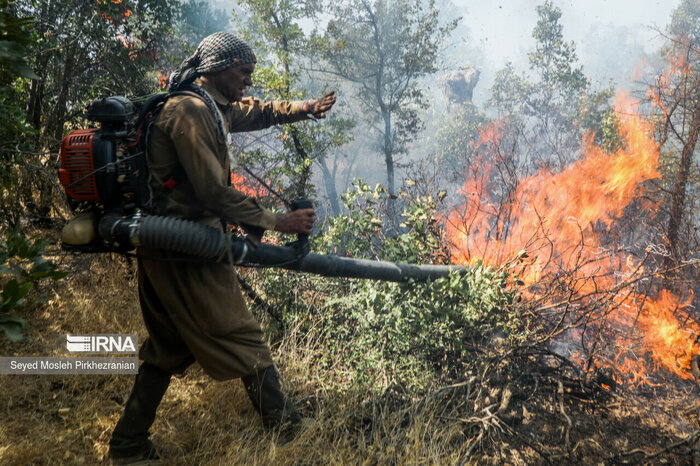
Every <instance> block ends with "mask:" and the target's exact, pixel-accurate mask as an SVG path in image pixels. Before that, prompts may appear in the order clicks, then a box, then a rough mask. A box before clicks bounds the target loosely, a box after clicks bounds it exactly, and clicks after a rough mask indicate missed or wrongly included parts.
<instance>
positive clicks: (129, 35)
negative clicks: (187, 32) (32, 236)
mask: <svg viewBox="0 0 700 466" xmlns="http://www.w3.org/2000/svg"><path fill="white" fill-rule="evenodd" d="M12 5H13V8H14V10H15V11H16V13H17V15H19V16H31V17H32V18H33V19H32V26H33V27H32V29H31V36H30V38H31V43H30V44H29V46H28V47H27V64H28V66H29V67H30V68H32V69H33V70H34V71H35V73H36V75H35V76H30V77H29V78H30V79H27V78H25V77H20V78H18V79H16V80H14V81H13V82H12V86H13V87H14V88H15V89H16V91H17V94H16V98H17V104H18V105H19V106H20V107H21V108H22V109H23V110H24V112H25V113H26V121H27V122H28V124H29V125H30V126H31V128H32V131H33V136H32V137H31V138H24V139H23V142H22V144H21V146H22V147H20V146H17V145H15V149H17V148H20V149H21V150H19V151H18V150H15V161H16V164H15V169H16V170H23V172H22V174H21V175H20V176H18V177H17V178H16V185H17V186H16V187H17V189H15V190H13V192H12V195H13V196H14V199H15V200H14V205H15V208H21V209H20V210H18V211H19V212H21V213H22V214H23V215H31V216H34V217H35V218H38V219H46V218H48V217H49V214H50V212H51V211H52V209H53V208H54V207H57V206H55V203H56V201H57V200H58V198H59V195H58V194H57V192H56V191H57V189H56V188H57V187H58V186H57V182H56V174H55V167H56V165H57V164H58V160H57V158H58V157H57V155H58V147H59V143H60V141H61V139H62V137H63V135H64V134H65V132H66V130H67V129H68V128H71V127H75V126H77V125H82V124H84V120H83V113H84V108H85V104H86V103H87V102H89V101H90V100H93V99H95V98H97V97H99V96H102V95H111V94H122V95H129V96H143V95H145V94H152V93H153V92H155V91H157V90H158V74H157V73H158V72H159V71H162V70H163V69H168V68H172V65H171V61H170V59H171V58H172V57H171V56H168V55H167V54H165V53H161V52H162V51H163V50H165V49H166V47H165V45H166V44H168V43H169V39H170V38H171V37H172V34H171V31H172V29H171V28H172V26H173V21H174V20H175V18H176V16H177V15H176V12H177V9H174V8H172V5H170V4H169V2H167V1H166V0H122V1H111V0H110V1H107V0H98V1H95V2H86V1H84V0H66V1H60V2H59V1H56V0H16V1H15V2H13V4H12ZM181 59H182V57H175V60H176V61H177V62H178V63H179V61H180V60H181ZM9 142H10V141H5V144H9ZM56 211H58V212H60V208H58V209H54V212H56Z"/></svg>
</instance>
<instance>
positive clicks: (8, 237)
mask: <svg viewBox="0 0 700 466" xmlns="http://www.w3.org/2000/svg"><path fill="white" fill-rule="evenodd" d="M46 243H47V241H46V239H43V238H39V237H36V236H35V237H32V238H27V237H26V236H24V235H22V234H21V233H20V232H19V230H16V229H15V230H7V231H6V232H5V241H2V242H0V284H2V302H1V303H0V332H2V333H4V334H5V337H7V338H8V339H9V340H10V341H21V340H23V339H24V335H23V334H22V332H23V331H24V330H26V328H27V322H26V321H25V320H24V319H22V318H21V317H16V316H13V315H10V314H9V313H10V312H12V311H14V310H16V309H17V308H19V307H20V306H22V305H23V304H25V302H26V299H27V297H28V295H29V293H30V292H31V291H32V289H35V288H36V287H37V284H39V282H41V281H44V280H58V279H60V278H63V277H65V276H66V273H65V272H62V271H60V270H58V266H57V265H56V264H55V263H53V262H51V261H49V260H47V259H45V258H44V257H43V255H44V254H45V252H46ZM39 297H40V298H41V299H44V296H43V295H41V294H40V293H39Z"/></svg>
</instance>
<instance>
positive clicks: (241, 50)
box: [169, 32, 257, 100]
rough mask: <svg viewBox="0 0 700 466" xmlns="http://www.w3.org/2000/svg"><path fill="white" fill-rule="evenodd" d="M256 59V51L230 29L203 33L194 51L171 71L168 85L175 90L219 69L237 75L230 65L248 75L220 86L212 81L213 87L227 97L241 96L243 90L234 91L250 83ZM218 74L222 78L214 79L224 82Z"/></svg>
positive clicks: (213, 73)
mask: <svg viewBox="0 0 700 466" xmlns="http://www.w3.org/2000/svg"><path fill="white" fill-rule="evenodd" d="M256 62H257V59H256V57H255V54H254V53H253V51H252V50H251V48H250V46H249V45H248V44H247V43H246V42H245V41H243V40H242V39H240V38H239V37H238V36H236V35H235V34H232V33H230V32H215V33H214V34H212V35H210V36H207V37H205V38H204V39H203V40H202V42H201V43H200V44H199V46H198V47H197V50H196V51H195V53H194V55H192V56H191V57H189V58H187V59H186V60H185V61H183V62H182V64H181V65H180V67H179V68H178V69H177V71H175V72H173V74H171V75H170V84H169V89H170V90H171V91H172V90H175V89H177V88H179V87H181V86H183V85H186V84H189V83H191V82H192V81H194V80H195V79H196V78H197V77H199V76H202V75H204V76H206V77H207V78H210V77H214V76H218V75H220V74H221V73H224V74H231V76H229V78H232V79H234V80H236V79H238V76H236V73H234V71H233V70H232V69H234V70H235V69H238V70H239V73H238V74H244V75H247V78H241V79H238V80H239V81H240V82H238V83H237V85H235V86H234V85H233V84H227V85H226V86H222V88H221V89H220V88H219V86H218V85H216V84H215V87H217V89H218V90H220V91H223V92H222V93H224V95H225V96H226V97H227V98H229V99H231V100H240V98H241V96H242V93H241V94H240V95H239V93H238V92H236V91H238V90H241V91H242V89H245V86H249V85H250V84H251V82H250V74H251V73H252V72H253V69H254V68H255V63H256ZM219 77H220V78H221V79H215V80H216V81H217V82H219V81H220V82H221V84H223V83H225V81H226V80H225V79H224V77H223V75H221V76H219ZM210 81H211V80H210ZM227 93H228V94H229V95H227Z"/></svg>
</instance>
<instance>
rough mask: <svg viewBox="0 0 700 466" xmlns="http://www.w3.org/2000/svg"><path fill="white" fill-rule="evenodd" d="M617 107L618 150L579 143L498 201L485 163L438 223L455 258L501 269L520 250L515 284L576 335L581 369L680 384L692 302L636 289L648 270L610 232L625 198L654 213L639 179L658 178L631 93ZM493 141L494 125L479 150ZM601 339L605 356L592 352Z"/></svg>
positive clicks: (691, 333)
mask: <svg viewBox="0 0 700 466" xmlns="http://www.w3.org/2000/svg"><path fill="white" fill-rule="evenodd" d="M616 111H617V115H618V119H619V121H620V135H621V137H623V139H624V141H625V145H624V146H625V147H624V149H620V150H618V151H616V152H614V153H610V154H608V153H605V151H604V150H602V149H601V148H600V147H597V146H596V145H595V144H594V143H593V140H592V138H591V137H587V138H586V139H585V140H584V142H583V153H584V155H583V156H582V158H581V159H580V160H578V161H576V162H575V163H573V164H572V165H570V166H569V167H567V168H566V169H564V170H562V171H561V172H559V173H552V172H550V171H546V170H542V171H540V172H539V173H536V174H535V175H533V176H531V177H529V178H527V179H525V180H521V181H520V182H519V183H518V185H517V187H516V188H514V189H513V190H512V192H511V193H510V194H509V195H508V196H506V197H505V201H503V200H502V201H500V203H497V202H494V200H493V199H494V196H493V195H492V193H493V189H494V187H493V186H490V185H489V183H488V180H489V178H490V170H493V169H494V168H493V167H492V168H488V167H487V168H486V169H485V170H484V171H483V176H482V177H480V178H479V179H473V180H468V181H467V182H466V183H465V185H464V188H463V190H462V194H463V195H464V197H465V199H466V202H465V204H464V205H462V206H460V207H459V208H457V209H455V210H453V211H452V212H451V213H450V215H449V216H448V218H446V219H445V222H444V223H445V225H446V229H447V237H448V239H449V241H450V242H451V244H452V245H453V247H452V255H453V260H454V261H456V262H460V263H463V264H474V263H475V262H476V261H478V260H482V261H483V262H484V263H486V264H489V265H492V266H500V265H502V264H504V263H505V262H507V261H509V260H512V259H513V258H514V257H516V256H518V255H520V256H521V257H522V254H521V252H522V251H525V252H526V253H527V255H528V262H527V265H526V266H525V267H524V269H523V272H522V275H521V276H520V277H519V278H520V280H522V281H523V282H524V283H525V285H526V287H527V291H526V293H529V294H530V297H531V298H540V299H541V298H542V297H545V298H546V299H547V301H546V302H544V304H543V305H542V309H547V310H548V311H551V312H556V311H557V310H558V312H559V313H558V314H557V316H559V317H560V319H559V321H558V323H556V324H555V325H553V326H552V328H550V331H551V332H552V334H553V335H554V336H557V337H559V338H560V339H564V338H569V339H571V340H574V337H577V338H576V340H577V342H576V344H575V345H574V346H576V349H574V350H572V351H571V354H570V356H571V358H572V359H574V360H576V359H578V360H579V362H581V363H582V365H583V367H584V368H585V369H586V370H588V368H589V367H591V366H594V367H598V366H601V365H606V366H608V367H610V368H612V369H614V370H615V371H614V372H615V378H616V379H617V382H618V383H625V384H628V385H638V384H643V383H647V384H651V383H652V380H653V379H654V377H656V376H655V375H653V374H651V373H650V371H649V370H648V369H647V367H648V366H650V365H653V366H655V368H656V369H660V371H659V372H660V373H661V372H663V371H668V372H671V373H674V374H676V375H678V376H679V377H682V378H686V379H687V378H690V377H691V374H690V372H689V370H690V363H691V359H692V357H693V356H694V355H696V354H700V345H699V344H698V339H699V338H700V326H699V325H698V323H697V321H695V320H694V319H693V318H692V316H691V314H690V312H689V309H690V308H689V302H690V300H691V299H692V296H691V297H686V298H685V299H681V297H678V296H675V295H673V294H671V293H670V292H668V291H665V290H662V291H660V292H655V293H653V295H650V293H649V292H648V290H649V289H650V288H649V287H648V286H647V287H646V288H645V287H642V286H641V285H642V284H647V285H648V284H649V283H650V281H649V280H650V276H649V275H650V273H649V272H647V271H645V268H644V264H643V261H642V260H641V259H639V258H638V257H636V256H633V255H632V254H629V253H626V252H625V247H626V246H628V245H626V244H625V242H624V241H622V240H621V239H620V237H619V236H620V235H619V230H618V229H617V228H616V223H617V222H618V221H619V220H620V219H621V218H622V216H623V211H624V210H625V208H627V207H628V206H629V205H630V203H631V202H632V201H635V202H636V203H637V206H638V208H639V207H642V210H648V211H653V210H656V207H657V206H655V205H653V204H651V203H650V202H649V201H647V204H646V205H645V204H643V202H644V201H643V200H642V196H640V195H641V194H642V193H643V192H644V186H645V183H646V182H648V181H649V180H651V179H654V178H659V177H660V175H659V172H658V171H657V164H658V157H659V148H658V146H657V144H656V143H655V142H654V140H653V139H652V137H651V131H650V128H649V126H648V125H647V124H645V123H644V122H643V121H642V119H641V118H640V117H639V116H638V115H637V113H636V112H635V105H634V103H633V102H632V101H631V99H630V98H629V97H627V96H620V97H618V99H617V102H616ZM500 138H501V132H500V128H499V125H498V124H496V125H492V126H490V127H489V128H488V129H487V130H485V131H484V132H483V133H482V135H481V139H480V140H479V142H478V143H477V144H480V145H481V146H482V147H489V146H490V147H491V148H492V149H494V148H497V147H498V145H499V143H500V142H501V141H500ZM496 204H497V205H496ZM562 284H565V286H564V285H562ZM553 288H555V290H554V291H553ZM554 320H555V321H556V320H557V319H554ZM602 337H604V338H606V339H607V340H608V342H609V345H608V347H607V348H608V349H607V350H603V349H600V348H598V347H597V345H598V343H597V341H598V340H599V339H600V338H602ZM598 346H599V345H598ZM612 348H615V352H614V354H611V349H612ZM605 351H607V353H606V352H605ZM584 353H585V354H586V356H582V355H583V354H584ZM586 361H588V362H586Z"/></svg>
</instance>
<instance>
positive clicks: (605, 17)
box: [454, 0, 680, 104]
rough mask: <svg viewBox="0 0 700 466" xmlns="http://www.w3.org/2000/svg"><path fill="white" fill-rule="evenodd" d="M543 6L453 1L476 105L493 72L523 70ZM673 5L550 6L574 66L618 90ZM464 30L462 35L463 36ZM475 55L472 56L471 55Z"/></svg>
mask: <svg viewBox="0 0 700 466" xmlns="http://www.w3.org/2000/svg"><path fill="white" fill-rule="evenodd" d="M542 3H543V1H537V0H503V1H495V2H474V1H470V2H468V1H464V0H454V5H455V6H456V8H457V10H458V14H460V15H461V16H462V24H463V26H464V29H466V33H467V35H466V37H460V38H459V41H458V42H456V43H455V48H454V52H456V53H459V52H457V50H459V46H460V43H459V42H461V43H462V44H463V45H464V46H468V47H469V50H470V51H471V52H472V53H471V55H473V60H474V64H475V65H476V66H477V67H478V68H480V69H481V71H482V75H481V83H480V84H479V85H478V86H477V88H476V89H475V93H474V102H475V103H477V104H479V103H482V102H483V101H485V100H486V99H487V98H488V88H489V87H490V85H491V81H492V78H493V74H494V72H496V71H498V70H499V69H501V68H503V66H504V65H505V64H506V63H507V62H509V61H510V62H512V63H513V64H514V65H515V67H516V69H519V70H523V71H525V70H526V69H527V54H528V52H530V51H532V50H533V48H534V45H535V42H534V39H533V38H532V30H533V28H534V27H535V24H536V22H537V13H536V11H535V8H536V7H537V5H540V4H542ZM679 3H680V2H679V0H665V1H661V0H577V1H573V0H572V1H561V0H554V1H553V4H554V5H555V6H557V7H559V8H560V9H561V10H562V17H561V21H560V22H561V24H562V25H563V32H564V37H565V38H566V40H567V41H574V43H575V44H576V51H577V54H578V58H579V62H580V64H581V65H583V67H584V72H585V73H586V75H587V76H589V77H591V78H592V79H593V81H594V83H596V82H597V83H601V84H603V85H604V84H606V83H607V82H608V80H609V79H613V80H614V81H615V83H616V84H617V85H618V86H619V87H625V86H626V85H629V84H631V83H632V81H633V80H634V73H635V69H637V68H638V67H639V66H640V65H641V64H642V63H643V61H644V59H645V54H652V53H653V52H654V51H655V50H656V49H658V48H659V46H660V45H661V38H660V36H659V33H658V32H657V30H656V29H658V30H663V29H664V28H665V26H666V25H667V24H668V22H669V21H670V19H671V13H672V12H673V10H674V9H675V8H676V7H677V6H678V4H679ZM464 29H463V30H462V31H464ZM474 52H476V53H474Z"/></svg>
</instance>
